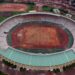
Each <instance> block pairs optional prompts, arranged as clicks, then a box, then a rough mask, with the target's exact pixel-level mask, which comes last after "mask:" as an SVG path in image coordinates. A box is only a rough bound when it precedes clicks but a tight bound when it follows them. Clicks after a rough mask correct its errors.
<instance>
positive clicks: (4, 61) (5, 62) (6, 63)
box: [2, 59, 16, 68]
mask: <svg viewBox="0 0 75 75" xmlns="http://www.w3.org/2000/svg"><path fill="white" fill-rule="evenodd" d="M2 62H3V63H4V64H5V65H7V66H9V67H11V68H16V65H14V64H12V63H10V62H8V61H6V60H5V59H3V60H2Z"/></svg>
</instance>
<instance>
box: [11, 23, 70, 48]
mask: <svg viewBox="0 0 75 75" xmlns="http://www.w3.org/2000/svg"><path fill="white" fill-rule="evenodd" d="M63 40H64V41H63ZM68 41H69V38H68V35H67V33H65V31H64V30H63V29H61V28H59V27H54V26H48V27H47V26H41V27H40V26H39V25H38V24H36V25H28V26H23V27H18V28H17V29H16V30H14V31H13V32H12V46H13V47H15V48H29V49H30V48H66V47H67V44H68Z"/></svg>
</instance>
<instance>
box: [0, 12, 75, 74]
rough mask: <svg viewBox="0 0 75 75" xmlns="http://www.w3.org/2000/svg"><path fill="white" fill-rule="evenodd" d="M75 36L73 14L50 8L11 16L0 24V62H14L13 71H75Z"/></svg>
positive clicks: (48, 72) (53, 72)
mask: <svg viewBox="0 0 75 75" xmlns="http://www.w3.org/2000/svg"><path fill="white" fill-rule="evenodd" d="M74 39H75V21H74V20H72V19H70V18H67V17H64V16H61V15H58V14H53V13H48V12H34V13H22V14H18V15H15V16H12V17H9V18H7V19H5V20H4V21H3V22H2V23H1V25H0V62H1V64H0V66H2V67H4V68H3V69H4V71H6V70H7V69H8V67H10V66H11V69H12V74H11V75H13V74H14V75H61V74H62V75H73V74H74V73H75V70H74V69H73V67H74V66H75V41H74ZM7 65H8V66H7ZM11 69H10V70H11ZM13 70H14V71H16V72H17V73H13V72H14V71H13ZM19 71H22V73H21V74H20V72H19ZM69 72H70V73H69Z"/></svg>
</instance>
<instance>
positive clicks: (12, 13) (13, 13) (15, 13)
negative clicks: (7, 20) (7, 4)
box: [10, 11, 25, 16]
mask: <svg viewBox="0 0 75 75" xmlns="http://www.w3.org/2000/svg"><path fill="white" fill-rule="evenodd" d="M10 13H11V16H12V15H17V14H21V13H25V12H16V11H15V12H10Z"/></svg>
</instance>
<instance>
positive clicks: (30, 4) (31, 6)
mask: <svg viewBox="0 0 75 75" xmlns="http://www.w3.org/2000/svg"><path fill="white" fill-rule="evenodd" d="M27 4H28V11H30V10H34V6H35V4H34V3H27Z"/></svg>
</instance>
